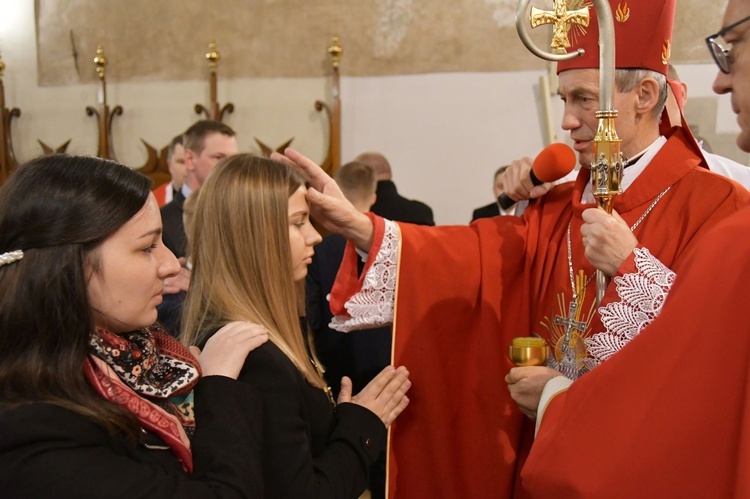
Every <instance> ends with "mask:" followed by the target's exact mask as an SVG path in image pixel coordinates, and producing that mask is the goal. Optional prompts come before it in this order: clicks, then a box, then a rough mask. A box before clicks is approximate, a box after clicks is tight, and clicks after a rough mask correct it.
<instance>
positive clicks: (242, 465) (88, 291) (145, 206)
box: [0, 156, 267, 499]
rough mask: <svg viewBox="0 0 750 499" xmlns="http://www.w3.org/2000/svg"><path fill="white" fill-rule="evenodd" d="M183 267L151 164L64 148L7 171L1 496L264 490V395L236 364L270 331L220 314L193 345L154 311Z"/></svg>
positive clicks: (2, 209) (0, 298)
mask: <svg viewBox="0 0 750 499" xmlns="http://www.w3.org/2000/svg"><path fill="white" fill-rule="evenodd" d="M179 268H180V267H179V264H178V263H177V260H176V259H175V257H174V255H173V254H172V253H171V252H170V251H169V250H168V249H166V247H165V246H164V245H163V243H162V241H161V217H160V214H159V208H158V206H157V203H156V200H155V198H154V196H153V195H152V194H150V181H149V180H148V179H147V178H146V177H144V176H142V175H140V174H139V173H136V172H134V171H133V170H131V169H130V168H127V167H125V166H122V165H119V164H117V163H114V162H111V161H104V160H101V159H97V158H88V157H72V156H46V157H42V158H39V159H37V160H34V161H31V162H30V163H28V164H26V165H22V166H20V167H19V168H18V169H17V170H16V171H14V172H13V174H12V175H11V176H10V178H9V179H8V181H7V183H6V184H5V185H4V186H3V188H2V189H0V491H2V493H0V495H2V496H3V497H13V498H21V497H30V498H31V497H33V498H37V497H55V498H67V497H70V498H85V497H97V498H98V497H107V498H127V499H133V498H139V497H141V498H153V497H179V498H187V497H190V498H197V497H206V498H209V497H223V498H226V497H252V496H255V497H257V496H259V495H260V490H261V486H262V483H261V480H260V464H259V457H260V441H259V439H258V432H259V429H260V412H259V411H260V404H259V403H258V400H257V398H256V395H255V394H254V393H253V391H252V390H250V389H248V387H247V386H246V385H245V384H243V383H239V382H237V381H236V377H237V375H238V373H239V370H240V368H241V367H242V365H243V363H244V361H245V357H246V355H247V352H248V351H249V350H251V349H252V348H255V347H257V346H258V345H259V344H261V343H263V342H264V341H265V340H266V339H267V334H266V332H265V331H264V330H263V329H262V328H260V327H258V326H254V325H246V324H230V325H228V326H227V328H225V329H223V330H222V331H220V332H219V333H217V335H215V336H214V337H213V338H212V340H211V341H209V342H208V343H207V344H206V345H205V347H204V349H203V352H202V353H201V352H199V351H198V350H194V353H196V354H199V356H200V358H199V360H198V359H196V358H195V357H194V356H193V355H192V354H191V352H190V351H188V349H187V348H185V347H184V346H182V345H181V344H180V343H179V342H177V341H176V340H175V339H173V338H171V337H169V336H168V335H166V334H164V332H163V331H162V330H161V329H160V328H159V327H158V326H153V324H154V322H155V321H156V305H157V304H158V303H160V302H161V295H162V292H163V289H164V280H165V279H166V278H167V277H169V276H173V275H175V274H176V273H177V272H178V270H179ZM201 371H202V374H203V377H201ZM233 378H234V379H233Z"/></svg>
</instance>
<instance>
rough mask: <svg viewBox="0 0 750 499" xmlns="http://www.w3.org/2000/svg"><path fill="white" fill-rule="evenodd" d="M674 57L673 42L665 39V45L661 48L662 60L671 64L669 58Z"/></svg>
mask: <svg viewBox="0 0 750 499" xmlns="http://www.w3.org/2000/svg"><path fill="white" fill-rule="evenodd" d="M671 57H672V42H671V41H670V40H664V46H663V47H662V49H661V62H662V64H664V65H665V66H667V65H669V59H670V58H671Z"/></svg>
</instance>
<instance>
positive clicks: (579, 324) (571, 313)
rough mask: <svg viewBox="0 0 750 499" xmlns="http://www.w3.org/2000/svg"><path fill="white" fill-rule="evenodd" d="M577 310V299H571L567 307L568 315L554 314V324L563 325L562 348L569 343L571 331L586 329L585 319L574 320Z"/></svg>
mask: <svg viewBox="0 0 750 499" xmlns="http://www.w3.org/2000/svg"><path fill="white" fill-rule="evenodd" d="M577 310H578V300H576V299H573V301H571V302H570V307H569V308H568V317H560V316H559V315H556V316H555V325H556V326H565V340H564V341H565V343H564V345H565V346H564V347H563V348H564V349H565V348H567V347H568V346H569V345H570V339H571V337H572V336H573V331H581V332H583V331H584V330H585V329H586V322H585V321H577V320H576V311H577Z"/></svg>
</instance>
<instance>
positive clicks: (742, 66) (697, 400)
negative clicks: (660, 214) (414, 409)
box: [522, 0, 750, 498]
mask: <svg viewBox="0 0 750 499" xmlns="http://www.w3.org/2000/svg"><path fill="white" fill-rule="evenodd" d="M723 24H724V26H725V27H724V28H723V29H722V30H721V31H719V32H718V33H717V34H715V35H712V36H709V37H708V38H707V39H706V42H707V43H708V47H709V50H710V51H711V54H712V56H713V58H714V61H715V62H716V64H717V65H718V67H719V73H718V74H717V76H716V80H715V82H714V91H715V92H716V93H718V94H726V93H730V94H731V99H732V108H733V109H734V111H735V113H737V121H738V123H739V125H740V128H741V131H740V133H739V135H738V137H737V145H738V146H739V147H740V149H742V150H743V151H746V152H750V46H748V41H749V40H750V1H748V0H729V2H728V5H727V10H726V13H725V16H724V23H723ZM683 268H684V271H682V272H680V273H679V274H678V276H677V279H676V281H675V282H674V285H673V286H672V287H671V290H670V291H669V297H668V299H667V300H666V304H665V305H664V307H663V309H662V311H661V313H660V315H659V316H658V317H657V318H656V320H654V321H653V323H652V324H651V325H650V326H649V327H647V328H646V329H645V330H644V331H643V332H641V334H640V335H639V336H638V338H637V339H635V340H634V341H632V342H631V343H630V344H629V345H628V346H627V347H625V348H624V349H623V350H622V351H621V352H620V353H618V354H617V355H616V356H615V357H613V358H612V359H610V360H608V361H607V362H605V363H604V364H602V365H601V366H599V367H598V368H597V369H595V370H594V371H593V372H591V373H590V374H588V375H587V376H584V377H583V378H581V379H580V380H578V381H576V382H575V383H574V384H573V385H572V386H571V387H570V388H569V389H568V390H567V391H566V392H564V393H560V394H559V395H558V396H557V397H555V398H554V399H553V400H552V401H550V403H549V405H548V406H547V408H546V411H545V413H544V414H543V415H542V417H541V418H540V421H538V425H539V427H538V433H537V437H536V441H535V443H534V446H533V448H532V451H531V454H530V455H529V459H528V460H527V462H526V465H525V467H524V470H523V472H522V480H523V483H524V487H525V488H526V490H527V491H528V492H529V493H530V495H531V496H532V497H562V498H565V497H577V498H582V497H591V498H595V497H596V498H598V497H641V498H651V497H654V498H657V497H658V498H663V497H711V498H730V497H731V498H745V497H750V472H749V470H750V314H748V313H747V312H746V310H745V309H746V303H747V299H748V296H750V206H746V207H744V208H742V209H741V210H740V211H738V212H737V213H736V214H734V215H732V216H730V217H728V218H727V219H725V220H724V221H723V222H721V223H720V224H718V225H717V226H716V227H715V228H714V229H712V230H711V231H710V232H709V233H708V234H706V237H705V238H703V240H702V241H701V243H699V244H698V245H697V246H696V247H695V248H694V250H693V251H692V252H691V255H690V257H689V259H688V261H686V263H685V265H684V266H683Z"/></svg>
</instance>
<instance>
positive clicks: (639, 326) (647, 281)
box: [585, 248, 676, 365]
mask: <svg viewBox="0 0 750 499" xmlns="http://www.w3.org/2000/svg"><path fill="white" fill-rule="evenodd" d="M634 253H635V266H636V272H634V273H631V274H625V275H623V276H622V277H615V279H614V281H615V285H616V290H617V296H618V297H619V298H620V300H619V301H614V302H611V303H608V304H607V305H606V306H604V307H602V308H600V309H599V313H600V314H601V318H602V325H603V326H604V329H605V330H604V332H602V333H598V334H595V335H593V336H591V337H590V338H586V340H585V341H586V346H587V347H588V350H589V354H590V355H591V357H592V358H593V360H594V362H595V365H599V364H601V363H602V362H604V361H605V360H607V359H608V358H609V357H611V356H612V355H614V354H616V353H617V352H618V351H620V349H622V347H624V346H625V345H626V344H628V342H630V340H632V339H633V338H635V337H636V336H637V335H638V334H639V333H640V332H641V331H642V330H643V329H644V328H645V327H646V326H648V325H649V324H651V322H652V321H653V320H654V319H655V318H656V316H657V315H659V312H661V309H662V307H663V306H664V301H665V300H666V298H667V294H668V293H669V289H670V288H671V287H672V284H673V283H674V280H675V276H676V274H675V273H674V272H672V271H671V270H670V269H669V268H668V267H667V266H665V265H664V264H663V263H661V262H660V261H659V260H658V259H657V258H656V257H654V256H653V255H651V253H650V252H649V251H648V250H647V249H646V248H636V249H635V250H634Z"/></svg>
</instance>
